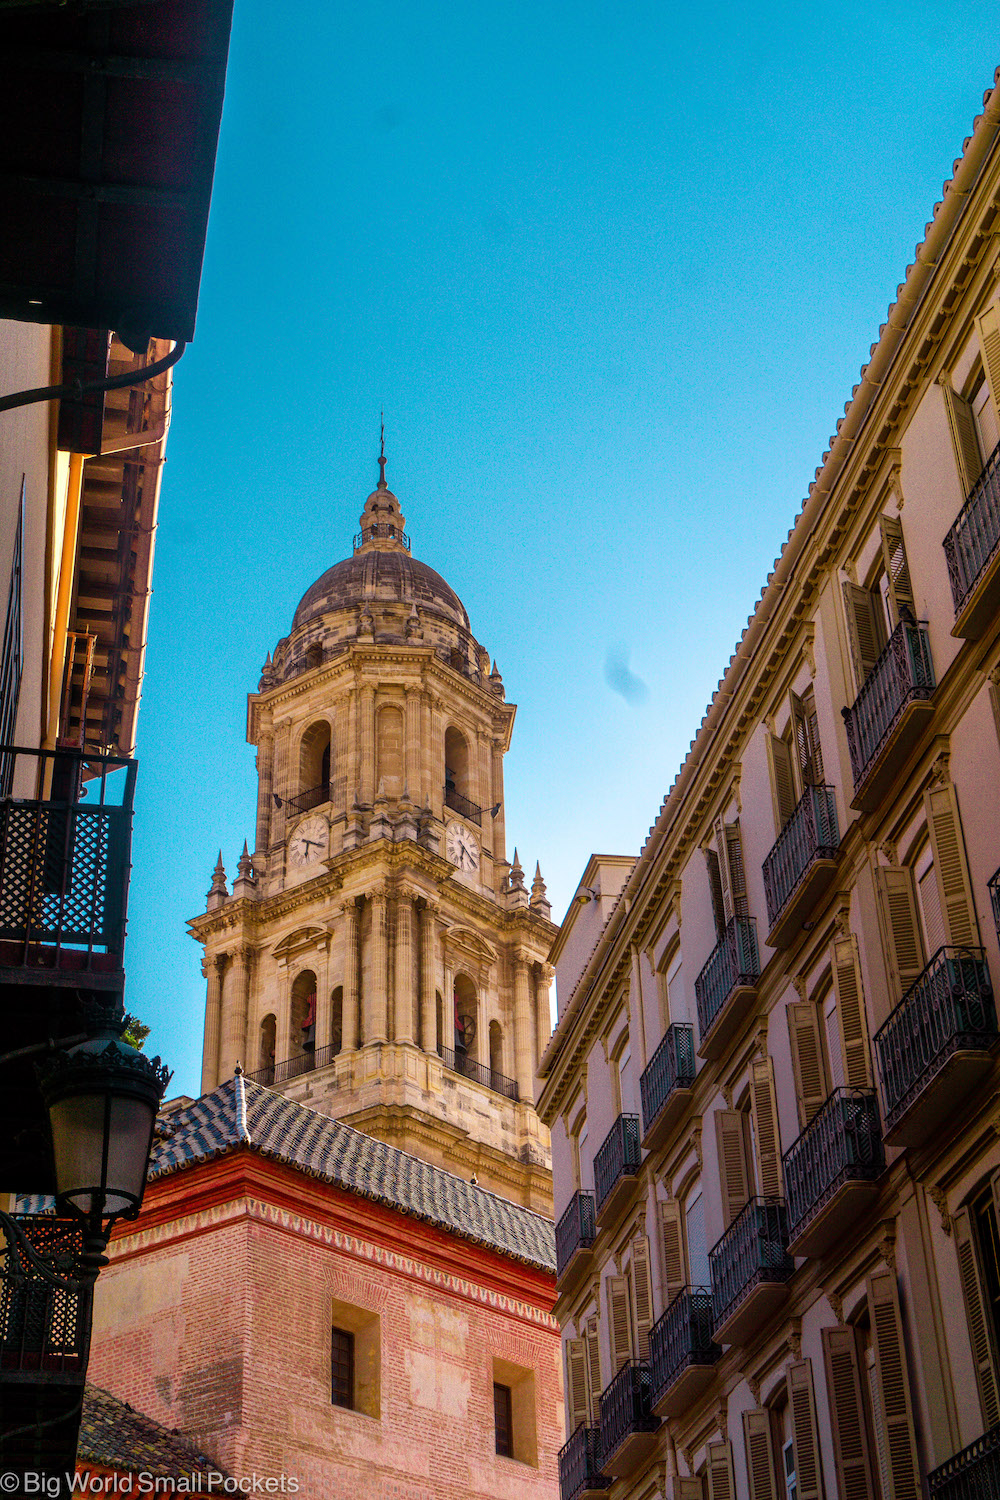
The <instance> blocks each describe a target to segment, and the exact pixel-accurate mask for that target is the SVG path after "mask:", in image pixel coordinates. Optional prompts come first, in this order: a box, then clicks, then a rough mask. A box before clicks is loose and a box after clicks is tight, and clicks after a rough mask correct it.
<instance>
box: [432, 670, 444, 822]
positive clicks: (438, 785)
mask: <svg viewBox="0 0 1000 1500" xmlns="http://www.w3.org/2000/svg"><path fill="white" fill-rule="evenodd" d="M441 710H442V703H441V699H440V698H438V697H436V696H435V697H432V699H431V736H430V738H431V751H430V757H429V759H430V779H431V810H432V811H433V813H434V816H435V817H436V818H443V817H444V814H445V806H444V723H443V720H442V713H441Z"/></svg>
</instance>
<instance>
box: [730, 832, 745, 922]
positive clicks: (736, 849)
mask: <svg viewBox="0 0 1000 1500" xmlns="http://www.w3.org/2000/svg"><path fill="white" fill-rule="evenodd" d="M726 864H727V865H728V867H729V890H730V894H731V896H732V903H733V907H732V915H735V916H737V917H745V916H747V915H748V914H749V907H748V905H747V876H746V870H745V869H744V868H743V844H742V843H741V841H740V825H739V821H738V820H737V821H736V822H735V823H727V824H726Z"/></svg>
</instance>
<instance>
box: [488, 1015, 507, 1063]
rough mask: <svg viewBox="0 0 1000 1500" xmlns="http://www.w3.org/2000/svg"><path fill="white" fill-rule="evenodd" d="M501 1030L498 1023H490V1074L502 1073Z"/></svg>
mask: <svg viewBox="0 0 1000 1500" xmlns="http://www.w3.org/2000/svg"><path fill="white" fill-rule="evenodd" d="M503 1070H504V1069H503V1030H502V1028H501V1026H500V1022H499V1021H491V1022H490V1072H491V1073H502V1072H503Z"/></svg>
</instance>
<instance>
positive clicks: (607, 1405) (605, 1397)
mask: <svg viewBox="0 0 1000 1500" xmlns="http://www.w3.org/2000/svg"><path fill="white" fill-rule="evenodd" d="M651 1389H652V1377H651V1375H650V1369H649V1365H648V1363H647V1362H646V1361H645V1360H641V1359H630V1360H626V1362H625V1364H623V1365H622V1367H621V1369H620V1370H619V1371H618V1374H617V1375H616V1376H615V1378H614V1380H612V1382H611V1384H610V1385H609V1386H608V1388H607V1390H605V1391H603V1392H602V1393H601V1468H602V1469H603V1470H604V1472H605V1473H608V1471H609V1469H610V1470H612V1472H615V1471H617V1469H618V1467H619V1466H618V1465H615V1464H614V1459H615V1455H616V1454H618V1453H619V1451H620V1450H621V1449H622V1448H623V1447H624V1445H625V1444H626V1443H627V1442H628V1440H629V1438H631V1437H634V1436H636V1435H637V1434H639V1433H651V1432H655V1431H656V1429H657V1428H658V1427H659V1425H660V1419H659V1417H656V1416H654V1415H653V1409H652V1403H651Z"/></svg>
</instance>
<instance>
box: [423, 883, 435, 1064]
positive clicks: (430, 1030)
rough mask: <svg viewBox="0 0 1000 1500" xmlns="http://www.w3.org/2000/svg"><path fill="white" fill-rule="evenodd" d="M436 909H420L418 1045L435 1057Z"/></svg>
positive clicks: (424, 907)
mask: <svg viewBox="0 0 1000 1500" xmlns="http://www.w3.org/2000/svg"><path fill="white" fill-rule="evenodd" d="M436 919H437V908H436V907H434V906H431V905H429V904H428V905H425V906H422V907H421V908H420V1045H421V1046H422V1047H423V1049H424V1051H425V1052H433V1053H434V1054H435V1056H436V1055H437V1006H436V1004H435V990H436V988H437V986H436V985H435V983H434V981H435V978H436V977H437V964H436V962H435V956H436V955H435V951H434V947H435V944H436V942H437V920H436Z"/></svg>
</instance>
